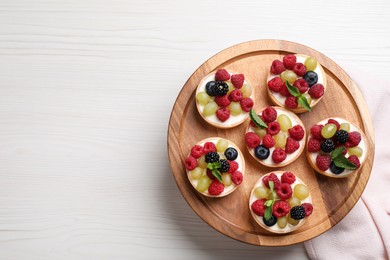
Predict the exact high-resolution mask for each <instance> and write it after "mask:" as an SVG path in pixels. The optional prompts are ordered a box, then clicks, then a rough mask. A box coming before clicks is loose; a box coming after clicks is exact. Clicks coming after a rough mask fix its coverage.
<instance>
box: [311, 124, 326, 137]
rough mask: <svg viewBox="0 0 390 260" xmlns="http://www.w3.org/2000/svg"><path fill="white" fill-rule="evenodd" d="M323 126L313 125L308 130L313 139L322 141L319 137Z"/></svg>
mask: <svg viewBox="0 0 390 260" xmlns="http://www.w3.org/2000/svg"><path fill="white" fill-rule="evenodd" d="M323 127H324V126H323V125H313V126H312V127H311V128H310V133H311V135H312V136H313V138H315V139H317V140H319V141H322V139H323V137H322V135H321V130H322V128H323Z"/></svg>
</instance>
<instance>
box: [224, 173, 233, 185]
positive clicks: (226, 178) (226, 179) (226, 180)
mask: <svg viewBox="0 0 390 260" xmlns="http://www.w3.org/2000/svg"><path fill="white" fill-rule="evenodd" d="M222 183H223V185H225V186H230V185H231V184H232V176H231V175H230V174H229V173H224V174H222Z"/></svg>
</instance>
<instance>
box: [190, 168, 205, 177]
mask: <svg viewBox="0 0 390 260" xmlns="http://www.w3.org/2000/svg"><path fill="white" fill-rule="evenodd" d="M203 173H204V169H202V168H201V167H196V168H195V169H193V170H192V171H190V176H191V179H194V180H197V179H199V178H200V177H202V175H203Z"/></svg>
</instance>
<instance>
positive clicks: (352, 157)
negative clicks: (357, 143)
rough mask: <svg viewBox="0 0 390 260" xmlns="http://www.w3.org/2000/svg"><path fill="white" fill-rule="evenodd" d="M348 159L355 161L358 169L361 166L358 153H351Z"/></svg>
mask: <svg viewBox="0 0 390 260" xmlns="http://www.w3.org/2000/svg"><path fill="white" fill-rule="evenodd" d="M348 161H350V162H351V163H353V164H354V165H355V166H356V169H357V168H359V167H360V161H359V158H358V157H357V156H356V155H350V156H349V157H348Z"/></svg>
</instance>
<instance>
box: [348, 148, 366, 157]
mask: <svg viewBox="0 0 390 260" xmlns="http://www.w3.org/2000/svg"><path fill="white" fill-rule="evenodd" d="M348 153H349V155H356V156H357V157H360V156H362V154H363V149H362V148H360V147H359V146H355V147H351V148H348Z"/></svg>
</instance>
